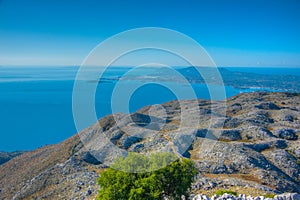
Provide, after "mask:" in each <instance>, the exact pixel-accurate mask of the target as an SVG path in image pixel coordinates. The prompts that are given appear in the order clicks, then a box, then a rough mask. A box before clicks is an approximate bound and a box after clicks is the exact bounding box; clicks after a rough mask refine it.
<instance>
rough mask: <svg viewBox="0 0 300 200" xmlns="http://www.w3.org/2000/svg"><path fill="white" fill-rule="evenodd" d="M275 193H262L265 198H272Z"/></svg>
mask: <svg viewBox="0 0 300 200" xmlns="http://www.w3.org/2000/svg"><path fill="white" fill-rule="evenodd" d="M275 195H276V194H272V193H267V194H265V195H264V197H265V198H272V199H273V198H274V197H275Z"/></svg>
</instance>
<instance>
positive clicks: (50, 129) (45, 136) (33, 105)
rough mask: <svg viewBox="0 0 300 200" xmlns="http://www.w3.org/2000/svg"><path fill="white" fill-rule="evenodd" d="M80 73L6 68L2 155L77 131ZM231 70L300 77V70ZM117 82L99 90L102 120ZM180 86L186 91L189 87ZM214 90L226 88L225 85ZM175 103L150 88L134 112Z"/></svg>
mask: <svg viewBox="0 0 300 200" xmlns="http://www.w3.org/2000/svg"><path fill="white" fill-rule="evenodd" d="M77 70H78V67H39V68H38V67H25V66H24V67H0V125H1V129H0V130H1V139H0V151H14V150H31V149H35V148H38V147H41V146H44V145H46V144H53V143H57V142H60V141H62V140H64V139H66V138H68V137H70V136H72V135H74V134H75V133H76V132H77V130H76V128H75V126H74V122H73V115H72V89H73V84H74V79H75V76H76V73H77ZM229 70H233V71H239V70H240V71H244V72H252V73H263V74H270V75H272V74H277V73H279V74H292V75H299V76H300V69H299V68H298V69H297V68H293V69H283V68H276V70H274V69H268V68H260V69H258V68H230V69H229ZM126 71H128V69H127V68H114V69H111V70H110V71H108V72H107V73H106V74H105V77H106V78H108V79H110V78H116V77H119V76H121V75H122V74H124V73H125V72H126ZM91 78H95V77H91ZM135 81H137V80H131V81H128V84H134V83H135ZM87 83H88V81H87ZM115 83H116V81H114V80H108V81H106V82H105V83H103V84H101V88H98V90H97V93H96V97H95V99H96V111H97V117H98V118H101V117H103V116H105V115H108V114H110V113H111V112H112V111H111V108H110V96H111V93H112V90H113V88H114V86H115ZM174 84H175V83H174ZM180 87H182V90H185V87H186V86H185V85H182V86H180ZM192 87H193V89H194V91H195V93H196V95H197V97H198V98H205V99H209V98H210V95H209V92H208V90H207V87H206V86H205V85H203V84H193V85H192ZM213 87H214V88H215V89H216V90H218V89H220V86H213ZM225 89H226V95H227V97H230V96H233V95H236V94H239V93H240V92H243V91H242V90H239V89H235V88H233V87H230V86H226V87H225ZM247 91H251V90H247ZM174 99H176V96H175V95H174V94H173V93H172V92H171V91H169V90H168V89H166V88H164V87H162V86H159V85H157V84H148V85H144V86H143V87H141V88H139V89H138V90H137V91H136V92H135V93H134V94H133V95H132V96H131V99H130V105H129V110H130V112H133V111H136V110H137V109H139V108H141V107H143V106H145V105H151V104H159V103H163V102H167V101H170V100H174ZM217 99H218V98H217ZM219 99H221V97H219ZM120 101H121V99H120Z"/></svg>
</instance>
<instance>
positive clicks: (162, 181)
mask: <svg viewBox="0 0 300 200" xmlns="http://www.w3.org/2000/svg"><path fill="white" fill-rule="evenodd" d="M172 159H173V160H174V155H171V154H169V153H168V154H166V153H159V154H155V155H153V156H150V158H148V157H146V156H143V155H140V154H136V153H130V154H129V155H128V156H127V157H126V158H120V159H118V160H117V161H116V162H115V164H114V165H112V167H111V168H109V169H107V170H106V171H103V172H102V173H101V174H100V178H99V179H98V180H97V182H98V184H99V185H100V190H99V194H98V196H97V199H98V200H100V199H101V200H107V199H130V200H135V199H136V200H137V199H149V200H156V199H163V197H169V198H170V199H180V197H181V195H184V196H188V193H189V188H190V186H191V183H192V181H193V178H194V176H195V175H196V172H197V171H196V169H195V167H194V164H193V163H192V162H191V161H190V160H189V159H186V158H184V159H181V160H179V159H177V160H176V161H174V162H172V163H171V164H169V165H167V166H166V167H164V168H159V167H160V166H163V165H164V164H167V163H168V161H170V160H172ZM116 169H119V170H116ZM133 169H137V170H138V171H141V172H140V173H131V172H128V171H132V170H133ZM149 169H150V170H149ZM152 169H157V170H155V171H152ZM120 170H121V171H120Z"/></svg>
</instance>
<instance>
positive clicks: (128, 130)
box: [0, 93, 300, 199]
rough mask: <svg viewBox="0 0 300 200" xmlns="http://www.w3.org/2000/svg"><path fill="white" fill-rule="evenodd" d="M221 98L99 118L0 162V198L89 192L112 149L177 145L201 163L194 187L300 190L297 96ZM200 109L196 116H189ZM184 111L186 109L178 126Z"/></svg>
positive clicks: (123, 150) (139, 149)
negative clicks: (67, 136)
mask: <svg viewBox="0 0 300 200" xmlns="http://www.w3.org/2000/svg"><path fill="white" fill-rule="evenodd" d="M226 104H227V107H224V102H210V101H205V100H187V101H181V102H178V101H172V102H168V103H165V104H162V105H156V106H152V107H150V106H149V107H145V108H142V109H141V110H139V111H138V112H136V113H133V114H131V115H126V114H115V115H109V116H107V117H104V118H102V119H101V120H99V122H98V123H96V124H95V125H93V126H91V127H89V128H87V129H85V130H83V131H82V132H80V133H79V134H78V135H75V136H73V137H71V138H70V139H68V140H66V141H64V142H62V143H60V144H56V145H50V146H46V147H42V148H40V149H37V150H35V151H32V152H26V153H24V154H22V155H20V156H18V157H15V158H13V159H12V160H10V161H8V162H7V163H5V164H3V165H1V166H0V199H76V198H82V199H92V198H93V197H94V196H95V195H96V193H97V189H98V186H97V185H96V178H97V177H98V174H99V173H100V172H101V170H102V169H103V168H104V167H106V166H107V165H108V164H109V163H110V162H111V161H112V160H113V158H114V157H115V156H117V155H122V154H126V152H128V151H134V152H141V153H147V152H152V151H158V150H161V151H162V150H163V151H173V150H174V146H175V149H176V150H177V151H178V152H179V153H180V154H182V155H183V156H185V157H190V158H191V159H192V160H193V161H194V162H195V163H196V167H197V168H198V169H199V172H200V174H199V175H198V177H197V178H196V180H195V182H194V184H193V192H194V193H200V192H201V193H208V194H209V193H211V192H212V191H214V190H217V189H218V188H228V189H233V190H240V191H244V192H246V193H249V194H252V195H257V194H263V193H282V192H298V193H300V175H299V174H300V112H299V111H300V95H299V94H291V93H247V94H240V95H237V96H234V97H232V98H229V99H228V100H227V102H226ZM183 109H184V110H185V111H183ZM198 109H199V110H198ZM197 110H198V111H199V112H200V114H201V115H200V116H199V117H200V119H195V118H192V116H193V114H191V113H194V112H196V111H197ZM183 113H190V115H189V116H187V118H186V123H185V124H184V127H180V124H181V120H182V118H181V115H182V114H183ZM116 120H117V122H118V123H116ZM195 122H197V125H196V126H195ZM208 122H210V124H209V123H208ZM189 125H190V126H191V127H189ZM103 135H105V137H101V136H103ZM79 136H80V137H79ZM99 138H100V139H99ZM82 141H84V145H83V142H82ZM116 147H118V148H116ZM88 149H89V150H90V152H89V151H88ZM94 156H95V157H97V158H99V160H100V161H98V160H97V159H95V157H94Z"/></svg>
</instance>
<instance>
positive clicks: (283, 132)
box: [275, 128, 298, 140]
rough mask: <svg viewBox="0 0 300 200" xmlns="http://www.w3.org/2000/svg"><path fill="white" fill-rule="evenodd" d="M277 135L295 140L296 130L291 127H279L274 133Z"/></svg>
mask: <svg viewBox="0 0 300 200" xmlns="http://www.w3.org/2000/svg"><path fill="white" fill-rule="evenodd" d="M275 135H276V136H277V137H279V138H282V139H286V140H297V139H298V136H297V135H296V132H295V131H294V130H293V129H287V128H284V129H279V130H278V131H277V132H276V134H275Z"/></svg>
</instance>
